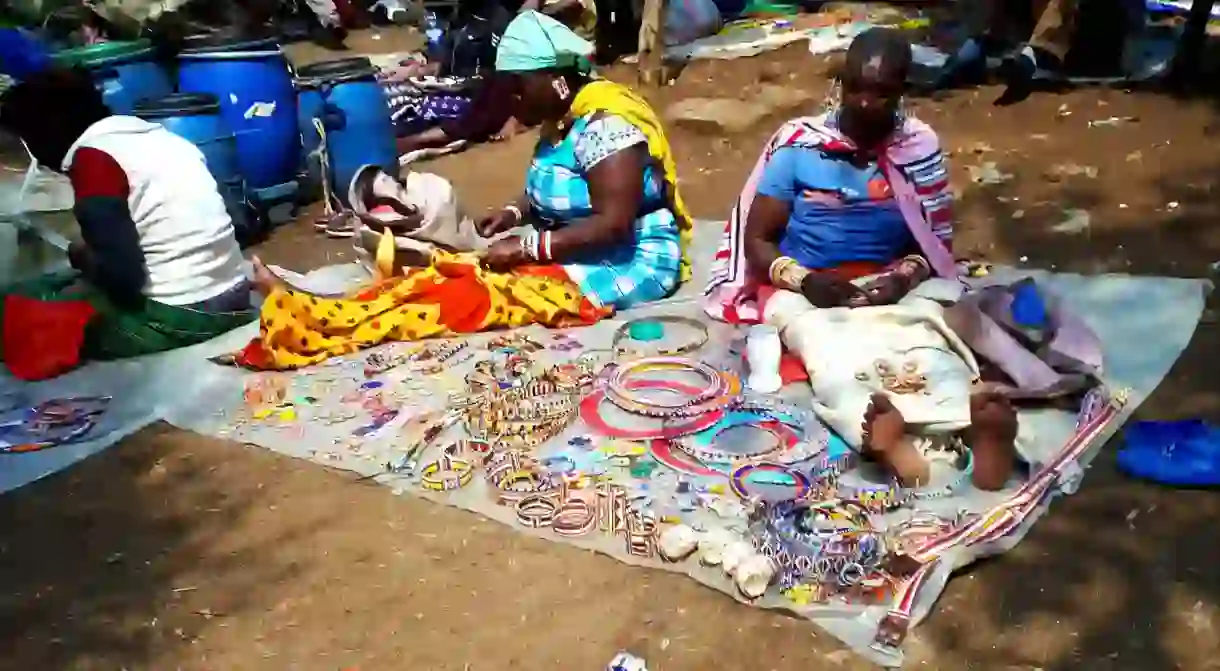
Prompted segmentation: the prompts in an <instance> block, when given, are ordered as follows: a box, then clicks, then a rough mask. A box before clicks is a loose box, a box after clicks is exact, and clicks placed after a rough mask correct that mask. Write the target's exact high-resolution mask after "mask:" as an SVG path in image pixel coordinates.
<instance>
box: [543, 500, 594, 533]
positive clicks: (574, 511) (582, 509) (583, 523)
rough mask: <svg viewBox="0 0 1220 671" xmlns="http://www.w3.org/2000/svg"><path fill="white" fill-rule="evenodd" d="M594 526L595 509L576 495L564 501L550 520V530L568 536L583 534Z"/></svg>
mask: <svg viewBox="0 0 1220 671" xmlns="http://www.w3.org/2000/svg"><path fill="white" fill-rule="evenodd" d="M596 526H597V509H596V508H595V507H594V506H592V505H590V504H589V502H588V501H587V500H585V499H584V498H580V497H578V496H573V497H572V498H569V499H568V500H567V501H564V502H563V505H561V506H559V510H558V512H556V513H555V518H554V519H553V520H551V530H552V531H554V532H555V533H556V534H558V535H560V536H565V537H568V538H574V537H576V536H584V535H585V534H587V533H589V532H590V531H593V528H594V527H596Z"/></svg>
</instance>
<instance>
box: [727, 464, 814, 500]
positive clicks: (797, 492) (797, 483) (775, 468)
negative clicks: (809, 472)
mask: <svg viewBox="0 0 1220 671" xmlns="http://www.w3.org/2000/svg"><path fill="white" fill-rule="evenodd" d="M756 471H767V472H771V473H778V474H781V475H783V476H784V477H787V478H791V479H792V482H793V484H792V488H793V493H792V496H789V497H785V498H784V499H782V500H789V501H800V500H803V499H804V498H805V497H807V496H809V490H810V483H809V478H808V476H806V475H805V474H804V473H801V472H800V471H796V470H793V469H791V468H788V467H787V466H784V465H783V464H775V463H768V462H762V463H757V464H746V465H744V466H741V467H738V468H737V469H736V470H734V471H733V474H732V475H731V476H730V477H729V487H730V488H732V490H733V493H734V494H736V495H737V496H738V497H739V498H741V499H743V500H750V499H754V498H758V499H763V500H766V497H763V496H759V495H757V494H754V493H751V492H750V491H749V490H748V489H747V488H746V478H748V477H750V475H751V474H752V473H754V472H756Z"/></svg>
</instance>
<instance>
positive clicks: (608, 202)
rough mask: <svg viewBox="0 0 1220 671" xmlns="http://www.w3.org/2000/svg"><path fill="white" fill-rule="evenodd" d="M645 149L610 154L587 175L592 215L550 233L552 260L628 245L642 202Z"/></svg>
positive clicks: (646, 157) (639, 147)
mask: <svg viewBox="0 0 1220 671" xmlns="http://www.w3.org/2000/svg"><path fill="white" fill-rule="evenodd" d="M647 160H648V151H647V149H646V148H645V146H644V145H638V146H635V147H631V148H629V149H624V150H622V151H619V152H616V153H614V154H611V155H610V156H608V157H606V158H604V159H602V160H601V161H599V162H598V163H597V165H595V166H593V168H592V169H591V170H589V173H588V175H587V180H588V183H589V198H590V200H591V201H592V205H593V215H592V216H589V217H586V218H585V219H583V220H581V221H578V222H573V223H572V224H571V225H569V226H565V227H563V228H561V229H559V230H557V231H555V232H553V233H551V258H553V259H555V260H562V259H564V258H567V257H571V256H573V255H575V254H578V253H580V252H581V251H584V250H589V249H596V248H598V247H603V246H606V245H614V244H620V243H622V242H624V241H628V240H630V239H631V238H632V236H633V235H634V234H635V219H636V216H637V215H638V214H639V211H640V202H641V201H642V200H643V199H644V178H643V175H644V168H645V165H646V164H647Z"/></svg>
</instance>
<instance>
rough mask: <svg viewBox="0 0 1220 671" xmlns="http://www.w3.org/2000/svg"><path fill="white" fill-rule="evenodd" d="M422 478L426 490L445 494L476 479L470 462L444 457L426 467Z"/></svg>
mask: <svg viewBox="0 0 1220 671" xmlns="http://www.w3.org/2000/svg"><path fill="white" fill-rule="evenodd" d="M420 476H421V477H420V485H422V486H423V488H424V489H431V490H432V491H437V492H445V491H449V490H452V489H458V488H459V487H465V486H466V485H467V484H469V483H470V480H471V478H473V477H474V466H473V465H471V463H470V462H469V461H463V460H462V459H454V458H452V457H448V456H444V457H441V458H440V459H439V460H437V461H434V462H432V463H430V464H428V465H427V466H424V469H423V471H421V472H420Z"/></svg>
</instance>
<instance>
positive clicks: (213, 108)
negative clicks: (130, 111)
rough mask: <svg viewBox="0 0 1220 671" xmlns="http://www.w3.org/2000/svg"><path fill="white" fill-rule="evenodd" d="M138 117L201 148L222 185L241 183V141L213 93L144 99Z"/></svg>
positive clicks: (137, 107) (138, 105)
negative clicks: (238, 139) (225, 117)
mask: <svg viewBox="0 0 1220 671" xmlns="http://www.w3.org/2000/svg"><path fill="white" fill-rule="evenodd" d="M135 115H136V116H138V117H140V118H141V119H147V120H148V121H156V122H157V123H159V124H161V125H162V126H165V127H166V129H168V130H169V131H170V132H171V133H174V134H175V135H178V136H181V137H183V138H186V139H187V140H190V142H191V144H193V145H195V146H196V147H199V151H201V152H203V158H204V160H206V161H207V164H208V171H209V172H211V173H212V176H213V177H215V178H216V182H217V183H219V184H241V181H242V175H241V168H240V167H239V166H238V160H237V139H236V138H235V137H234V135H233V131H232V130H230V128H229V124H227V123H225V120H224V117H222V116H221V112H220V101H219V100H217V99H216V96H214V95H211V94H209V93H174V94H171V95H168V96H165V97H163V98H154V99H151V100H144V101H142V102H140V103H139V104H137V105H136V109H135Z"/></svg>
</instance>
